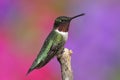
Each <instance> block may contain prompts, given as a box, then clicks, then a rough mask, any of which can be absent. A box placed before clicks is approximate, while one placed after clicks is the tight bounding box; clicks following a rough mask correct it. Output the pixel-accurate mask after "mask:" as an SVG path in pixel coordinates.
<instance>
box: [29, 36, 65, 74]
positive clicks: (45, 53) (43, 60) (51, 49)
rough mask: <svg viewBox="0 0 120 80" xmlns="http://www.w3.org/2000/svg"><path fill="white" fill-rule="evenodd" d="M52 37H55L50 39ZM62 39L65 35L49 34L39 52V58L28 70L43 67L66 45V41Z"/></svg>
mask: <svg viewBox="0 0 120 80" xmlns="http://www.w3.org/2000/svg"><path fill="white" fill-rule="evenodd" d="M50 37H52V38H54V39H50ZM61 39H63V37H62V36H61V35H54V36H51V35H49V36H48V38H47V39H46V41H45V43H44V45H43V47H42V48H41V51H40V52H39V54H38V56H37V58H36V59H35V61H34V62H33V64H32V66H31V67H30V69H29V70H28V73H30V72H31V71H32V70H34V69H36V68H41V67H43V66H44V65H45V64H47V63H48V62H49V61H50V60H51V59H52V58H53V57H54V56H55V55H56V54H57V52H58V51H59V50H60V49H61V48H62V46H63V45H64V42H63V40H61ZM57 40H58V41H57ZM54 41H55V42H54ZM28 73H27V74H28Z"/></svg>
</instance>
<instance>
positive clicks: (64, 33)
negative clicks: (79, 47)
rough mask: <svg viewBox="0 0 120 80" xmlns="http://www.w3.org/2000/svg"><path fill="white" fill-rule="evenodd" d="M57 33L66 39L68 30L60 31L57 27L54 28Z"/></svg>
mask: <svg viewBox="0 0 120 80" xmlns="http://www.w3.org/2000/svg"><path fill="white" fill-rule="evenodd" d="M55 31H56V32H57V33H59V34H61V35H62V36H63V37H64V39H65V40H67V39H68V32H62V31H59V30H58V29H56V30H55Z"/></svg>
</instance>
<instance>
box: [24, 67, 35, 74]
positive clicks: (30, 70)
mask: <svg viewBox="0 0 120 80" xmlns="http://www.w3.org/2000/svg"><path fill="white" fill-rule="evenodd" d="M33 70H34V69H31V68H30V69H29V70H28V72H27V73H26V75H28V74H29V73H30V72H32V71H33Z"/></svg>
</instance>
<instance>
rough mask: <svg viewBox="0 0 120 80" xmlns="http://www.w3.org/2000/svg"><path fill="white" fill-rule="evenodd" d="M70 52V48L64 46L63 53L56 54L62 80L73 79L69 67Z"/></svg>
mask: <svg viewBox="0 0 120 80" xmlns="http://www.w3.org/2000/svg"><path fill="white" fill-rule="evenodd" d="M71 54H72V51H71V50H69V49H67V48H64V51H63V53H60V54H59V55H58V56H57V59H58V61H59V63H60V66H61V76H62V80H73V74H72V69H71Z"/></svg>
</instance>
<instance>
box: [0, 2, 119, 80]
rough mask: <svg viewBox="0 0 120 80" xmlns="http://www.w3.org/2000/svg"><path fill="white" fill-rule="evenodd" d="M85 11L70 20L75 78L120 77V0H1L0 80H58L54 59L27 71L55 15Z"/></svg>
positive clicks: (115, 79)
mask: <svg viewBox="0 0 120 80" xmlns="http://www.w3.org/2000/svg"><path fill="white" fill-rule="evenodd" d="M83 12H84V13H85V14H86V15H85V16H82V17H79V18H76V19H74V20H73V21H72V22H71V25H70V31H69V39H68V41H67V43H66V45H65V47H67V48H69V49H72V50H73V54H72V69H73V74H74V80H120V1H119V0H59V1H58V0H47V1H45V0H44V1H43V0H34V1H31V0H17V1H16V0H0V54H1V55H0V64H1V66H0V80H60V79H61V73H60V66H59V63H58V62H57V60H56V58H54V59H53V60H52V61H50V63H48V64H47V65H46V66H45V67H43V68H42V69H39V70H34V71H33V72H31V73H30V74H29V75H28V76H26V75H25V74H26V72H27V70H28V68H29V67H30V66H31V64H32V62H33V60H34V59H35V57H36V56H37V54H38V52H39V50H40V48H41V46H42V44H43V42H44V40H45V38H46V37H47V35H48V34H49V32H50V31H51V29H52V26H53V23H54V20H55V18H56V17H58V16H60V15H65V16H74V15H77V14H80V13H83Z"/></svg>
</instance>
